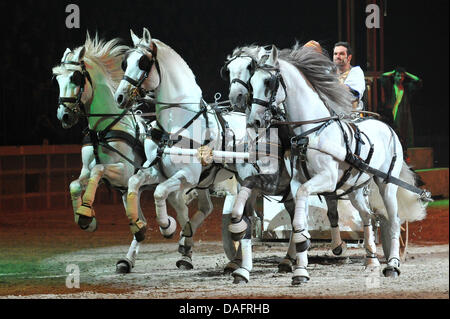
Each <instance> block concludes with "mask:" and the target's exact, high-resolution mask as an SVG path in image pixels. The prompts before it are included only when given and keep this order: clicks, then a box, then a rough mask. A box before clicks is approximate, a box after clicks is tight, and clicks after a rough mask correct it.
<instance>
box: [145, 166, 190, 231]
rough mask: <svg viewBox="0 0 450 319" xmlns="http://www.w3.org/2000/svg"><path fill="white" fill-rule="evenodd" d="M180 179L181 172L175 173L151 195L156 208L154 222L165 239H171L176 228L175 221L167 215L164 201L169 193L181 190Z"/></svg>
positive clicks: (182, 177)
mask: <svg viewBox="0 0 450 319" xmlns="http://www.w3.org/2000/svg"><path fill="white" fill-rule="evenodd" d="M182 179H184V175H183V172H178V173H176V174H175V175H174V176H172V177H171V178H169V179H168V180H166V181H165V182H163V183H161V184H159V185H158V186H157V187H156V189H155V192H154V194H153V197H154V199H155V207H156V221H157V223H158V225H159V230H160V231H161V234H162V235H163V236H164V237H165V238H172V236H173V234H174V233H175V231H176V228H177V224H176V221H175V219H174V218H173V217H172V216H169V215H168V214H167V205H166V199H167V197H168V196H169V194H170V193H172V192H175V191H179V190H180V189H181V180H182Z"/></svg>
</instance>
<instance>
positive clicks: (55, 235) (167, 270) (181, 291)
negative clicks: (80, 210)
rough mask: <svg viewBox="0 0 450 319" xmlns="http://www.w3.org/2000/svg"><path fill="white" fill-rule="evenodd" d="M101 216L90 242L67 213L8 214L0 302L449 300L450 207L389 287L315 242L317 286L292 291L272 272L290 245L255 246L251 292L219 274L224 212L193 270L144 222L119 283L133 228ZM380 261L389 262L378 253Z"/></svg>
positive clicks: (0, 243) (204, 230)
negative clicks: (72, 269) (76, 273)
mask: <svg viewBox="0 0 450 319" xmlns="http://www.w3.org/2000/svg"><path fill="white" fill-rule="evenodd" d="M215 207H216V208H217V207H220V203H215ZM96 211H97V217H98V221H99V229H98V231H97V232H95V233H93V234H90V233H85V232H83V231H81V230H80V229H79V228H78V226H76V225H75V224H74V223H73V221H72V220H73V214H72V212H71V211H70V210H64V211H47V212H27V213H7V212H6V213H5V212H2V214H0V298H33V299H35V298H51V299H55V298H64V299H66V298H95V299H99V298H100V299H112V298H114V299H118V298H124V299H136V298H138V299H142V298H145V299H216V298H219V299H245V298H268V299H292V298H346V299H347V298H350V299H356V298H358V299H361V298H370V299H378V298H399V299H403V298H408V299H409V298H413V299H416V298H417V299H431V298H432V299H448V298H449V245H448V208H447V209H446V210H445V209H444V210H439V209H435V210H431V209H430V210H429V212H428V217H427V221H426V222H421V223H414V224H411V225H410V243H409V246H408V250H407V259H406V261H405V262H404V263H403V264H402V267H401V268H402V273H401V275H400V277H398V278H395V279H392V278H384V277H383V276H382V274H381V272H380V270H379V269H378V270H374V271H372V272H369V271H366V270H365V269H364V266H363V256H364V250H363V249H362V248H361V246H358V245H357V244H355V245H352V247H351V248H350V249H349V250H348V251H347V253H346V256H344V257H341V258H336V257H333V256H331V253H330V252H329V250H328V244H327V243H314V245H313V247H312V248H311V250H310V253H309V256H310V259H309V273H310V276H311V280H310V281H309V282H308V283H306V284H302V285H300V286H295V287H294V286H291V276H292V274H278V273H277V272H276V271H277V263H278V262H279V261H280V260H281V258H282V257H283V256H284V255H285V253H286V246H285V244H276V245H274V246H272V247H269V246H267V245H255V246H254V249H253V251H254V263H253V270H252V273H251V279H250V282H249V283H247V284H240V285H235V284H233V283H232V277H231V276H229V275H224V274H223V267H224V265H225V264H226V263H227V259H226V257H225V254H224V253H223V248H222V244H221V243H220V239H221V230H220V227H221V215H220V212H219V210H218V209H217V211H215V212H213V213H212V216H210V217H209V218H208V219H207V220H206V221H205V223H204V225H203V226H202V227H201V229H200V230H199V232H198V234H197V235H196V237H195V240H196V245H195V247H194V256H193V262H194V267H195V268H194V269H193V270H190V271H187V270H184V271H181V270H179V269H177V268H176V266H175V262H176V261H177V259H178V257H179V254H178V252H177V238H174V239H171V240H165V239H164V238H162V236H161V235H160V234H159V231H158V228H157V226H156V223H155V222H154V214H153V215H151V214H150V213H147V219H148V221H149V222H150V224H149V226H150V229H149V231H148V233H147V234H148V237H147V239H146V241H145V242H144V243H143V244H142V246H141V250H140V253H139V256H138V260H137V262H136V265H135V268H134V269H133V271H132V273H131V274H127V275H121V274H116V273H115V263H116V261H117V260H118V259H119V258H122V257H124V256H125V254H126V252H127V250H128V246H129V244H130V242H131V239H132V236H131V234H130V232H129V228H128V225H127V219H126V217H125V214H124V211H123V208H122V207H119V206H101V207H97V209H96ZM169 213H171V212H170V211H169ZM428 221H429V222H428ZM378 252H379V257H380V261H382V262H384V261H383V260H382V259H383V258H382V250H381V247H379V249H378ZM68 265H77V266H78V267H79V269H80V288H72V289H69V288H67V287H66V279H67V276H68V272H66V271H67V268H66V267H67V266H68ZM384 266H385V265H384V264H382V268H383V267H384Z"/></svg>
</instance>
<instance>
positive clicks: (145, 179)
mask: <svg viewBox="0 0 450 319" xmlns="http://www.w3.org/2000/svg"><path fill="white" fill-rule="evenodd" d="M152 172H153V171H152V170H139V171H138V172H137V173H136V174H135V175H133V176H131V178H130V179H129V180H128V193H127V197H126V200H124V201H125V202H126V214H127V217H128V220H129V222H130V231H131V233H132V234H133V235H134V236H135V237H136V240H137V241H138V242H141V241H143V240H144V239H145V232H146V230H147V222H146V220H145V218H144V216H143V214H142V211H141V205H140V198H141V196H140V194H141V192H142V190H141V187H142V186H144V185H150V184H153V183H156V182H157V178H155V177H154V176H153V175H152ZM140 215H141V216H140Z"/></svg>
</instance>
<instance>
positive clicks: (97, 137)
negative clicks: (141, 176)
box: [58, 61, 145, 170]
mask: <svg viewBox="0 0 450 319" xmlns="http://www.w3.org/2000/svg"><path fill="white" fill-rule="evenodd" d="M63 64H70V65H76V66H80V67H81V72H80V71H74V73H73V75H72V76H71V78H70V81H71V82H72V83H73V84H75V85H76V86H78V87H79V88H80V90H79V92H78V94H77V97H59V99H58V104H59V105H63V106H64V107H65V108H66V109H68V110H70V111H71V112H74V113H76V114H78V115H81V116H82V117H83V118H85V119H86V129H85V130H84V134H85V135H84V137H83V141H82V144H83V145H88V144H92V146H93V152H94V157H95V161H96V163H97V164H100V163H101V161H100V157H99V146H102V147H104V148H106V149H108V150H110V151H112V152H115V153H117V154H119V155H120V156H121V157H123V158H124V159H125V160H126V161H128V162H129V163H131V164H132V165H133V166H134V167H135V168H136V170H137V169H138V168H141V164H142V163H136V162H134V161H133V160H131V159H130V158H128V157H127V156H126V155H124V154H122V153H121V152H120V151H119V150H117V149H115V148H113V147H112V146H110V145H109V144H108V142H109V141H111V140H118V139H119V140H123V141H125V142H126V143H127V144H128V145H130V146H131V148H132V149H133V151H134V152H136V153H137V154H138V155H139V156H140V157H141V158H142V160H144V159H145V151H144V146H143V145H142V143H141V141H140V140H139V135H140V130H139V125H138V124H137V122H136V119H135V122H136V127H135V129H136V132H135V136H132V135H131V134H129V133H127V132H123V131H119V130H112V128H113V127H114V126H115V125H116V124H117V123H119V121H120V120H122V119H123V117H124V116H125V115H127V112H128V110H124V111H123V112H122V113H121V114H119V115H118V116H117V114H91V113H88V112H87V110H86V106H85V104H84V103H83V102H82V101H81V98H82V96H83V93H84V84H85V83H86V80H88V81H89V84H90V85H91V87H92V88H94V86H93V83H92V79H91V76H90V74H89V72H88V71H87V70H86V65H85V63H84V61H81V62H73V61H69V62H63ZM66 103H72V104H73V105H74V106H75V108H73V107H69V106H68V105H66ZM107 116H109V117H111V116H117V117H116V118H115V119H114V120H113V121H112V122H111V123H110V124H109V125H108V126H107V127H106V128H105V129H104V130H102V131H96V130H93V129H90V128H89V123H88V121H87V118H89V117H107ZM133 116H134V113H133Z"/></svg>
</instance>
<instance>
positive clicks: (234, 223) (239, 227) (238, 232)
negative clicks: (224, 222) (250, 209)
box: [228, 186, 252, 241]
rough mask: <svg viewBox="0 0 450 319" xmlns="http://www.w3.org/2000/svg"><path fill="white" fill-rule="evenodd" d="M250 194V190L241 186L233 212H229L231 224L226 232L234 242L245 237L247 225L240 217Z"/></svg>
mask: <svg viewBox="0 0 450 319" xmlns="http://www.w3.org/2000/svg"><path fill="white" fill-rule="evenodd" d="M251 194H252V190H251V189H250V188H248V187H245V186H243V187H242V188H241V190H240V191H239V193H238V195H237V197H236V200H235V202H234V206H233V211H232V212H231V224H230V225H229V226H228V230H229V232H230V233H231V237H232V238H233V240H235V241H239V240H241V239H242V238H243V237H244V236H245V232H246V230H247V223H246V222H245V221H244V220H242V216H243V213H244V208H245V205H246V203H247V200H248V199H249V197H250V196H251Z"/></svg>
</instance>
